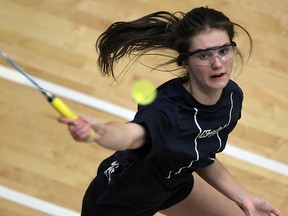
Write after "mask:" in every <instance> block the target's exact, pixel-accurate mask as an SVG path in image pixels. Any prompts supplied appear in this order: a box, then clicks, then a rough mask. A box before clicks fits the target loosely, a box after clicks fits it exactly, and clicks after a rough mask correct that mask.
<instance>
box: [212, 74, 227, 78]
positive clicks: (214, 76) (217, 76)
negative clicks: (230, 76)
mask: <svg viewBox="0 0 288 216" xmlns="http://www.w3.org/2000/svg"><path fill="white" fill-rule="evenodd" d="M224 74H225V73H218V74H214V75H212V76H211V78H213V79H217V78H220V77H222V76H224Z"/></svg>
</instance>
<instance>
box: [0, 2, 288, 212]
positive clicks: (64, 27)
mask: <svg viewBox="0 0 288 216" xmlns="http://www.w3.org/2000/svg"><path fill="white" fill-rule="evenodd" d="M199 6H209V7H212V8H215V9H217V10H220V11H222V12H224V13H225V14H226V15H227V16H228V17H230V19H231V20H232V21H234V22H237V23H239V24H240V25H242V26H243V27H245V28H246V29H247V30H248V31H249V33H250V34H251V36H252V38H253V43H254V45H253V53H252V56H251V58H250V60H249V62H248V63H247V64H246V65H245V67H244V69H243V71H242V72H241V73H240V74H239V73H238V72H237V73H235V75H234V76H233V79H234V80H235V81H236V82H237V83H238V84H239V85H240V86H241V87H242V89H243V91H244V94H245V101H244V104H243V111H242V118H241V120H240V122H239V124H238V126H237V127H236V129H235V130H234V131H233V133H232V134H231V136H230V138H229V141H228V142H229V144H231V145H229V146H231V147H233V149H234V150H235V149H236V152H234V153H231V151H227V152H226V151H224V153H223V154H221V155H219V156H218V157H219V158H220V160H221V161H222V162H223V163H224V165H225V166H226V167H227V169H228V170H229V171H230V172H231V173H232V175H233V176H234V177H235V178H236V179H237V181H239V182H240V183H241V184H242V185H243V186H244V187H246V188H247V189H248V190H249V191H251V192H252V193H254V194H256V195H257V196H260V197H262V198H264V199H267V200H268V201H270V202H272V203H273V204H275V205H276V206H277V207H279V208H280V209H281V211H282V213H283V215H288V205H287V204H288V157H287V152H288V125H287V122H288V109H287V108H288V98H287V95H288V73H287V67H288V61H287V59H286V56H287V55H288V41H287V38H288V37H287V36H288V14H287V8H288V2H287V1H286V0H278V1H272V0H263V1H248V0H240V1H232V0H230V1H228V0H226V1H222V0H221V1H220V0H215V1H191V0H182V1H178V0H169V1H168V0H157V1H152V0H121V1H119V0H110V1H104V0H57V1H56V0H25V1H23V0H0V15H1V19H0V49H1V50H2V51H4V52H5V53H7V54H8V55H9V56H10V57H11V58H13V59H14V60H15V61H16V62H17V63H18V64H19V65H20V66H21V67H22V68H23V69H24V70H25V71H26V72H28V73H29V74H31V75H33V77H36V78H39V79H41V80H43V81H45V82H41V80H40V81H39V82H40V83H41V84H42V85H43V86H44V87H46V88H47V89H48V90H51V91H52V92H53V93H55V94H56V95H58V96H60V97H61V98H62V99H63V101H64V102H65V103H66V104H67V105H69V106H70V107H71V108H72V109H73V110H74V111H75V112H77V113H78V114H85V115H91V116H95V117H97V118H98V119H100V120H101V121H104V122H106V121H121V122H125V121H127V120H130V119H131V118H133V113H134V112H135V111H136V107H137V105H136V103H135V102H134V101H133V99H132V97H131V94H130V92H131V87H132V85H133V83H135V81H137V80H139V79H149V80H151V81H152V82H153V83H154V84H155V85H156V86H157V85H159V84H161V83H162V82H164V81H166V80H168V79H171V78H174V77H175V75H178V74H177V73H176V74H171V73H164V72H158V71H151V70H150V69H148V68H147V67H145V66H143V65H141V64H137V63H136V64H134V65H133V67H131V69H130V70H129V71H128V72H127V73H125V72H122V71H123V69H125V66H126V65H127V61H125V60H124V61H123V62H120V64H119V67H118V68H117V73H118V74H121V75H120V77H119V82H118V83H117V82H114V81H113V79H112V78H111V77H103V76H102V75H101V73H100V72H99V70H98V67H97V52H96V51H95V42H96V39H97V38H98V36H99V35H100V34H101V33H102V32H103V31H105V30H106V28H107V27H108V26H109V25H110V24H112V23H113V22H116V21H130V20H133V19H137V18H139V17H141V16H144V15H146V14H148V13H152V12H155V11H160V10H167V11H170V12H176V11H184V12H188V11H189V10H191V9H192V8H194V7H199ZM241 36H242V35H241V32H239V38H238V37H237V39H239V41H238V42H239V43H240V44H241V46H242V47H243V48H244V50H245V48H246V47H247V40H245V39H244V40H240V38H241ZM246 51H247V50H246ZM144 61H146V62H149V63H151V64H154V63H156V64H157V62H158V61H159V60H158V59H157V58H152V59H146V60H144ZM0 66H1V67H0V104H1V105H0V119H1V123H0V131H1V136H0V148H1V150H0V215H3V216H4V215H5V216H6V215H9V216H22V215H30V216H31V215H33V216H41V215H51V214H53V215H65V216H69V215H77V214H78V213H79V212H80V208H81V201H82V197H83V194H84V192H85V190H86V188H87V186H88V184H89V183H90V181H91V180H92V178H94V176H95V173H96V169H97V167H98V165H99V163H100V162H101V161H102V160H103V159H104V158H105V157H107V156H109V155H110V154H112V153H113V152H112V151H109V150H105V149H103V148H101V147H99V146H97V145H95V144H93V145H85V144H82V143H76V142H75V141H73V139H72V138H71V137H70V136H69V134H68V132H67V129H66V127H65V126H63V125H60V124H59V123H57V117H58V113H57V112H56V111H55V110H53V108H52V107H51V106H50V105H49V104H48V103H47V101H46V100H45V99H44V98H43V95H41V93H39V91H37V90H36V89H35V88H31V87H29V86H27V85H26V84H27V82H26V81H24V80H23V79H22V77H21V75H19V74H17V72H15V70H14V69H13V68H11V66H10V65H9V64H8V63H7V62H6V61H5V59H3V58H0ZM88 96H89V97H88ZM99 100H100V101H99ZM119 114H121V115H119ZM228 150H229V149H228ZM241 150H243V152H244V153H243V152H242V151H241ZM237 155H238V156H239V157H240V159H239V158H237ZM39 202H40V203H39ZM49 204H51V206H49ZM47 205H48V206H47ZM52 207H55V211H56V212H57V211H58V212H59V213H58V214H56V213H55V211H54V213H53V211H52V209H53V208H52ZM61 209H62V210H63V212H64V213H60V210H61ZM159 215H160V214H159Z"/></svg>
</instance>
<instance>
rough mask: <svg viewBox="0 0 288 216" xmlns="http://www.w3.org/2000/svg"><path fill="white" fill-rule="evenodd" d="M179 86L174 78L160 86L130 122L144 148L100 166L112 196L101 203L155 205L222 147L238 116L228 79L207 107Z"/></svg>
mask: <svg viewBox="0 0 288 216" xmlns="http://www.w3.org/2000/svg"><path fill="white" fill-rule="evenodd" d="M183 82H184V80H183V79H182V78H176V79H172V80H170V81H168V82H166V83H164V84H162V85H161V86H160V87H158V89H157V90H158V92H157V93H158V94H157V99H156V100H155V101H154V102H153V103H152V104H150V105H148V106H139V107H138V112H137V113H136V115H135V118H134V119H133V121H132V122H134V123H137V124H140V125H142V126H143V127H144V128H145V130H146V143H145V145H144V146H143V147H142V148H140V149H136V150H126V151H117V152H116V153H115V154H114V155H112V156H111V157H110V158H109V166H107V162H108V161H106V167H105V168H104V167H102V168H101V170H102V171H101V172H103V173H104V174H105V176H106V177H107V181H108V182H109V184H110V190H111V191H113V192H111V191H110V196H109V198H108V197H106V198H104V200H102V201H103V203H105V202H106V201H107V202H108V203H109V200H110V201H111V200H113V199H114V201H115V202H116V201H117V202H123V203H124V202H126V203H127V202H132V203H133V205H137V204H138V205H140V206H141V205H142V206H143V205H144V206H146V205H147V206H146V207H148V206H149V205H152V206H153V205H154V204H155V203H158V204H159V203H161V202H162V201H163V200H165V199H167V198H168V197H169V196H170V195H171V194H172V193H174V192H175V191H176V190H178V189H179V187H181V185H182V184H183V183H185V182H186V181H187V179H189V178H191V173H192V172H193V171H195V170H196V169H198V168H203V167H206V166H209V165H211V164H212V163H213V162H214V160H215V154H216V153H218V152H221V151H223V149H224V148H225V145H226V141H227V139H228V135H229V133H230V132H231V131H232V130H233V128H234V127H235V125H236V123H237V121H238V120H239V119H240V117H241V108H242V101H243V93H242V91H241V89H240V88H239V87H238V85H237V84H236V83H235V82H233V81H232V80H230V81H229V83H228V84H227V86H226V87H225V88H224V89H223V91H222V94H221V97H220V99H219V100H218V102H217V103H216V104H215V105H211V106H207V105H203V104H200V103H199V102H197V101H196V100H195V99H194V98H193V97H192V96H191V94H190V93H189V92H187V90H186V89H185V88H184V87H183ZM103 173H102V174H103ZM99 174H101V173H99V170H98V175H99ZM111 188H114V189H111ZM128 194H131V197H130V198H129V195H128ZM187 195H188V194H187ZM127 196H128V197H127ZM112 197H114V198H112ZM125 197H126V198H127V199H126V200H125ZM124 200H125V201H124ZM147 202H148V203H147ZM140 203H141V204H140ZM153 203H154V204H153ZM139 208H141V207H139Z"/></svg>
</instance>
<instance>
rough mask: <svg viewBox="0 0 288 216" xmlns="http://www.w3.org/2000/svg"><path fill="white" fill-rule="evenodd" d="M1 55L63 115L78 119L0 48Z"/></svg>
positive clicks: (91, 134)
mask: <svg viewBox="0 0 288 216" xmlns="http://www.w3.org/2000/svg"><path fill="white" fill-rule="evenodd" d="M0 55H1V56H2V57H3V58H4V59H6V61H7V62H8V63H9V64H10V65H11V66H13V67H14V68H15V69H16V70H17V71H18V72H20V73H21V74H22V75H23V76H24V77H26V78H27V79H28V80H29V81H30V82H31V83H32V84H33V85H34V86H35V87H36V88H37V89H38V90H39V91H40V92H41V93H42V94H43V95H44V96H45V98H46V99H47V101H48V102H49V103H50V104H51V105H52V107H53V108H54V109H55V110H56V111H57V112H58V113H59V114H60V115H61V116H63V117H67V118H69V119H70V120H72V121H74V120H76V119H78V115H77V114H75V113H74V112H73V111H72V110H71V109H70V108H69V107H68V106H67V105H66V104H65V103H64V102H63V101H62V100H61V99H60V98H59V97H56V96H55V95H54V94H52V93H51V92H49V91H47V90H46V89H44V88H42V87H41V86H40V85H39V84H38V83H37V82H36V81H35V80H34V79H33V78H32V77H31V76H29V74H28V73H26V72H25V71H24V70H23V69H22V68H21V67H20V66H19V65H18V64H17V63H16V62H15V61H13V60H12V59H11V58H10V57H9V56H8V55H7V54H6V53H4V52H3V51H2V50H0ZM93 135H94V132H93V131H92V130H91V132H90V135H89V138H88V140H89V139H91V138H92V136H93Z"/></svg>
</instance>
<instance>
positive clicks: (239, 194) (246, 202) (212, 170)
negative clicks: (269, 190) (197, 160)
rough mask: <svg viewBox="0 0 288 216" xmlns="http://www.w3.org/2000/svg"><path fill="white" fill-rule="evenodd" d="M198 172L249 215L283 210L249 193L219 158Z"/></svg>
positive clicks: (278, 214) (277, 212) (276, 212)
mask: <svg viewBox="0 0 288 216" xmlns="http://www.w3.org/2000/svg"><path fill="white" fill-rule="evenodd" d="M197 173H198V174H199V176H201V177H202V178H203V179H204V180H205V181H206V182H208V183H209V184H210V185H211V186H213V187H214V188H215V189H217V190H218V191H219V192H221V193H222V194H224V195H225V196H227V197H228V198H229V199H231V200H233V201H234V202H236V203H237V204H238V205H239V206H240V207H241V208H242V209H243V211H244V212H245V214H246V215H247V216H253V215H270V214H272V213H273V214H274V215H277V216H281V212H280V211H279V210H278V209H276V208H275V207H274V206H272V205H271V204H270V203H268V202H266V201H265V200H262V199H260V198H258V197H255V196H253V195H251V194H249V193H248V192H247V191H246V190H245V189H244V188H243V187H242V186H241V185H240V184H238V183H237V182H236V181H235V180H234V179H233V177H232V176H231V175H230V174H229V173H228V171H227V170H226V169H225V168H224V167H223V165H222V164H221V163H220V162H219V161H218V160H216V161H215V162H214V163H213V164H212V165H210V166H208V167H206V168H203V169H199V170H198V171H197Z"/></svg>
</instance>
